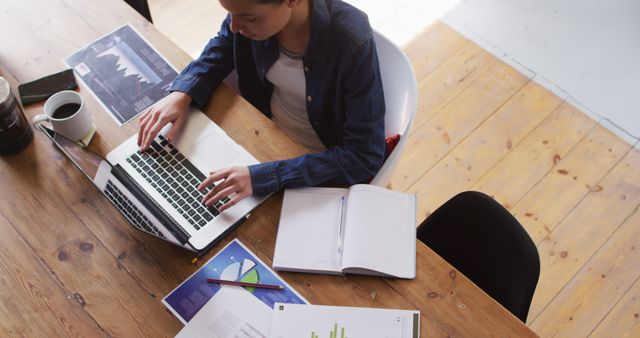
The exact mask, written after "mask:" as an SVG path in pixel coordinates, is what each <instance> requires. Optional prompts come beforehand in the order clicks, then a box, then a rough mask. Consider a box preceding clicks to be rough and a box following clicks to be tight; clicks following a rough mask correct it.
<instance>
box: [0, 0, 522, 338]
mask: <svg viewBox="0 0 640 338" xmlns="http://www.w3.org/2000/svg"><path fill="white" fill-rule="evenodd" d="M0 6H1V7H2V8H3V10H2V11H1V12H0V31H2V32H3V33H4V32H9V34H7V36H8V41H9V42H10V43H11V44H15V48H13V47H14V46H11V45H8V44H4V43H3V44H2V45H0V73H2V75H3V76H6V77H8V78H9V81H10V82H11V83H12V85H14V87H15V84H17V83H18V82H23V81H28V80H32V79H34V78H36V77H39V76H42V75H44V74H49V73H52V72H54V71H57V70H59V69H60V68H62V66H61V63H60V60H61V59H62V58H64V57H66V56H68V55H70V54H71V53H72V52H74V51H75V50H77V49H79V48H80V47H82V46H84V45H85V44H87V43H89V42H90V41H92V40H94V39H96V38H98V37H100V36H102V35H104V34H106V33H108V32H110V31H112V30H114V29H115V28H117V27H119V26H121V25H122V24H124V23H126V22H130V23H131V24H132V25H133V26H134V27H135V28H136V29H137V30H138V31H139V32H140V33H141V34H142V35H144V36H145V37H146V38H147V39H148V40H149V41H150V42H151V43H152V44H153V45H154V46H156V47H157V48H158V49H159V50H160V52H161V53H163V54H164V55H165V56H166V57H167V58H168V59H169V61H170V62H171V63H173V64H174V65H175V66H176V67H177V68H179V69H180V68H182V67H184V66H185V65H186V64H187V62H188V61H189V56H188V55H187V54H186V53H184V52H183V51H181V50H179V49H178V48H177V47H176V46H175V45H174V44H173V43H172V42H171V41H170V40H168V39H167V38H166V37H164V36H163V35H162V34H161V33H159V32H158V31H157V30H156V29H155V27H154V26H152V25H149V24H148V23H147V22H146V21H144V20H143V19H142V17H140V16H139V15H138V14H137V13H135V12H133V11H132V10H131V9H130V8H129V7H128V6H127V5H126V4H124V2H122V1H119V0H109V1H103V2H99V3H87V2H81V1H68V0H65V1H62V0H53V1H46V0H33V1H30V2H20V1H17V0H0ZM9 46H11V48H9ZM509 72H510V70H508V69H507V68H506V67H505V68H504V70H503V71H502V73H501V74H504V76H505V81H506V82H507V83H510V81H511V80H509V78H512V76H510V75H508V74H507V73H509ZM517 77H518V76H517V74H516V76H515V78H517ZM507 86H508V84H507ZM514 90H515V89H514ZM80 93H81V95H83V97H84V98H85V100H86V105H87V108H88V109H89V110H90V112H91V113H92V114H93V116H94V119H95V123H96V125H97V127H98V131H97V135H96V137H95V138H94V140H93V141H92V143H91V146H90V149H91V150H93V151H95V152H96V153H98V154H101V155H104V154H106V153H107V152H109V151H110V150H111V149H113V148H114V147H115V146H116V145H118V144H119V143H120V142H122V141H123V140H125V139H127V138H128V137H130V136H132V135H134V134H135V132H136V123H135V122H134V123H129V124H127V125H125V126H124V127H122V128H119V127H117V126H116V124H115V123H114V122H113V121H112V120H111V118H110V117H108V116H107V114H106V113H105V112H104V111H103V110H102V108H101V107H100V106H99V105H98V103H97V102H96V101H95V100H94V99H93V98H92V97H91V95H89V93H88V92H87V89H86V88H85V87H84V86H82V85H81V88H80ZM41 111H42V105H41V104H40V105H38V104H35V105H31V106H29V107H27V108H26V109H25V113H26V115H27V117H28V118H31V117H32V116H34V115H35V114H38V113H40V112H41ZM204 112H205V114H207V115H208V116H209V117H211V118H212V119H213V120H214V121H215V122H216V123H218V124H219V125H220V126H221V127H222V128H223V129H224V130H225V131H227V132H228V133H229V134H230V135H231V137H232V138H234V139H235V140H236V141H237V142H238V143H240V144H241V145H243V146H244V147H245V148H247V150H249V151H250V152H251V153H252V154H254V156H256V157H257V158H258V159H259V160H261V161H271V160H276V159H281V158H285V157H294V156H298V155H301V154H304V153H305V152H306V150H305V149H304V148H303V147H301V146H299V145H297V144H295V143H294V142H293V141H292V140H291V139H289V138H288V137H286V136H285V135H284V134H283V133H282V131H280V130H279V129H278V128H277V127H276V126H275V125H274V124H273V123H272V122H271V121H270V120H268V119H267V118H266V117H265V116H264V115H262V114H260V113H259V112H258V111H257V110H256V109H255V108H253V107H251V106H250V105H249V104H248V103H247V102H246V101H244V100H243V99H241V98H240V97H237V96H235V95H234V94H233V93H232V92H231V91H230V90H229V89H228V88H226V87H225V86H220V87H219V88H218V89H216V91H215V92H214V93H213V100H212V102H211V103H210V104H209V105H208V106H207V107H206V108H205V110H204ZM0 194H1V196H3V198H4V196H10V197H11V198H10V199H9V200H7V201H4V199H3V203H2V204H0V215H2V217H0V231H3V232H6V233H7V234H8V235H7V236H6V237H5V238H3V239H0V243H5V241H11V243H9V242H6V243H7V245H4V246H3V247H2V249H0V259H1V260H2V261H1V263H0V271H3V272H5V271H6V272H7V273H10V274H13V275H17V273H16V272H17V271H18V270H19V272H21V273H22V275H20V277H17V278H16V277H13V275H12V277H3V278H0V281H2V282H3V284H2V285H0V288H1V289H0V297H1V299H3V300H4V299H12V297H14V296H18V297H25V298H26V299H25V301H24V302H23V303H22V304H21V305H20V306H21V308H20V310H22V311H26V312H29V311H37V312H42V316H43V318H44V320H43V321H42V323H38V325H35V326H33V327H32V328H25V327H24V326H25V325H27V323H28V322H27V319H29V318H30V317H18V316H16V315H13V314H11V315H7V316H5V317H3V318H2V319H0V323H1V325H2V326H1V328H2V329H4V328H7V332H9V330H10V332H11V333H12V334H16V335H24V336H38V335H47V334H49V333H51V334H53V335H56V336H69V335H78V336H100V335H105V336H170V335H174V334H175V333H176V332H177V331H178V329H179V328H180V326H181V325H180V323H179V322H178V321H177V320H176V319H175V318H174V317H173V316H172V315H171V314H170V313H169V312H168V311H167V310H166V309H165V308H164V307H163V306H162V305H161V303H160V299H161V297H162V296H164V295H165V294H166V293H167V292H169V291H170V290H171V289H173V288H174V287H175V286H176V285H177V284H178V283H180V281H181V280H183V279H184V278H186V277H187V276H189V275H190V274H191V273H192V272H193V271H195V270H196V269H197V268H198V266H194V265H192V264H190V263H188V262H189V260H190V258H192V257H193V255H192V254H191V253H188V252H185V251H182V250H179V249H177V248H174V247H172V246H169V245H167V244H166V243H163V242H161V241H159V240H156V239H154V238H150V237H149V236H145V235H143V234H141V233H139V232H137V231H134V230H133V229H132V228H131V226H130V225H129V224H128V223H127V222H126V220H125V219H124V218H123V217H122V216H121V215H120V214H119V213H118V212H117V211H116V209H115V208H114V207H113V206H111V205H110V203H109V202H108V201H107V200H106V199H105V198H104V197H103V196H102V195H101V194H100V193H99V192H97V191H96V190H95V188H94V187H93V185H92V184H91V183H89V182H88V181H87V180H86V179H85V178H84V177H83V176H82V175H81V174H80V173H79V172H78V171H77V170H76V168H75V167H73V165H72V164H71V163H70V162H69V161H68V160H67V159H66V158H64V157H63V156H62V155H61V154H60V153H59V152H58V151H57V150H55V149H54V148H53V147H52V146H51V144H50V142H49V141H48V139H46V138H45V137H44V136H43V135H42V134H40V133H39V132H37V133H36V137H35V139H34V142H33V143H32V144H31V145H30V146H29V147H28V148H27V149H26V150H25V151H24V152H22V153H20V154H19V155H17V156H11V157H2V158H1V159H0ZM281 204H282V195H281V194H276V195H275V196H273V197H272V198H270V199H268V200H267V201H266V202H265V203H264V204H263V205H261V206H260V207H258V208H257V209H256V210H255V211H254V213H253V214H252V217H251V218H250V219H249V220H248V221H247V222H245V223H244V224H243V225H242V226H241V227H240V228H238V230H236V231H235V232H233V233H232V234H230V235H229V236H227V237H226V238H225V239H224V240H223V241H221V242H220V243H218V244H217V245H216V246H215V247H214V248H213V249H212V250H211V251H210V252H209V253H207V255H205V257H204V258H203V260H204V259H207V258H209V257H211V256H212V255H214V254H215V252H216V251H217V250H218V249H220V248H221V247H222V246H223V245H225V244H226V243H228V242H229V241H230V240H231V239H232V238H234V237H238V238H240V239H241V240H242V241H243V242H244V243H245V244H247V245H248V246H249V248H250V249H252V250H253V251H254V252H256V254H257V255H258V256H259V257H261V258H262V259H264V260H265V261H266V262H267V263H270V262H271V258H272V256H273V248H274V244H275V229H276V224H277V222H278V218H279V212H280V208H281ZM43 215H46V217H43ZM5 228H6V229H5ZM7 231H13V233H11V232H7ZM9 244H11V245H9ZM16 257H23V258H20V259H18V260H17V261H18V262H20V263H21V264H33V262H37V264H35V265H30V266H29V267H28V268H24V269H21V268H20V267H19V266H16V265H12V264H11V260H12V259H16ZM417 265H418V271H419V272H418V274H419V276H418V279H416V280H415V281H394V280H387V279H381V278H372V277H364V276H347V277H335V276H322V275H311V274H309V275H305V274H293V273H286V274H283V276H284V278H285V279H286V280H287V281H289V282H290V283H291V284H292V285H293V286H294V287H295V288H296V289H298V290H299V291H300V292H301V294H303V295H304V296H305V297H307V298H308V299H309V300H311V301H312V302H313V303H318V304H334V305H351V306H374V307H393V308H403V309H410V308H419V309H420V310H421V311H422V313H423V318H422V322H421V323H422V325H423V330H422V333H423V336H451V335H455V334H456V333H461V334H465V335H468V334H471V333H473V332H486V333H492V334H496V335H501V336H531V335H534V334H533V333H532V332H531V331H530V330H529V329H528V328H527V327H526V326H525V325H524V324H523V323H521V322H519V321H518V320H517V319H516V318H515V317H513V316H511V315H510V314H509V313H508V312H506V310H504V309H503V308H502V307H500V305H498V304H497V303H495V302H494V301H493V300H491V299H490V298H489V297H488V296H486V295H485V294H484V293H483V292H482V291H481V290H479V289H477V288H476V287H475V286H474V285H473V284H472V283H470V282H469V281H468V280H466V279H465V278H463V277H460V279H459V281H456V282H454V283H455V285H452V284H451V283H452V282H451V281H450V279H451V277H450V276H451V275H450V273H451V269H452V268H451V267H450V266H449V265H448V264H447V263H446V262H444V261H442V260H441V259H439V258H438V257H437V256H436V255H435V254H433V252H431V251H430V250H428V249H427V248H426V247H424V246H422V244H419V256H418V264H417ZM42 270H45V275H46V276H47V278H48V279H45V280H44V281H49V280H51V281H53V282H55V283H51V284H47V287H45V286H42V285H41V284H33V286H30V285H29V284H28V283H25V282H24V281H27V280H29V279H35V278H37V277H38V276H37V275H38V274H40V273H42V272H43V271H42ZM430 271H439V273H437V274H431V273H430ZM25 285H26V286H25ZM430 285H441V286H439V287H438V290H441V291H440V292H442V293H443V294H444V293H445V292H449V289H452V290H453V291H454V293H455V295H454V296H447V299H446V301H444V302H442V303H439V304H438V306H432V305H433V304H429V303H425V302H426V300H425V299H429V298H428V294H427V295H425V294H421V293H420V292H421V290H425V289H427V288H428V287H430ZM9 286H16V287H18V288H19V289H18V290H16V291H15V292H14V291H12V290H11V289H9V288H8V287H9ZM30 290H33V291H30ZM40 290H44V291H40ZM404 290H407V292H404ZM45 291H46V292H51V296H50V298H47V299H46V300H43V298H42V296H41V295H42V294H43V292H45ZM415 295H418V296H422V297H426V298H424V299H414V297H413V296H415ZM68 297H70V298H68ZM11 304H12V303H11V302H10V301H8V302H7V303H6V305H5V304H3V306H4V307H2V306H0V314H1V313H7V312H9V309H8V308H7V307H8V306H11ZM460 304H465V306H468V310H465V309H464V308H463V307H460ZM448 307H450V308H448ZM469 309H470V310H469ZM448 313H454V314H456V316H448V315H447V314H448ZM475 319H477V320H475ZM20 330H22V331H20ZM3 333H4V332H3Z"/></svg>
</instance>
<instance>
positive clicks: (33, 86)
mask: <svg viewBox="0 0 640 338" xmlns="http://www.w3.org/2000/svg"><path fill="white" fill-rule="evenodd" d="M76 88H78V84H77V83H76V79H75V77H74V76H73V69H67V70H63V71H61V72H59V73H55V74H51V75H48V76H45V77H43V78H40V79H37V80H35V81H31V82H27V83H23V84H21V85H19V86H18V93H20V100H21V101H22V104H23V105H26V104H29V103H34V102H38V101H42V100H45V99H47V98H48V97H49V96H51V95H53V94H55V93H57V92H59V91H61V90H67V89H71V90H72V89H76Z"/></svg>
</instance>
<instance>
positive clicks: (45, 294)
mask: <svg viewBox="0 0 640 338" xmlns="http://www.w3.org/2000/svg"><path fill="white" fill-rule="evenodd" d="M0 233H1V235H0V285H1V286H2V287H1V288H0V335H2V336H4V337H7V336H24V337H27V336H30V337H35V336H39V335H42V334H43V333H44V332H47V334H49V335H51V336H59V337H61V336H73V337H86V336H92V337H100V336H106V335H105V333H104V331H103V330H102V328H101V327H100V326H99V325H97V324H96V323H95V322H94V321H93V319H92V318H91V316H90V315H89V314H88V313H87V312H86V311H84V309H83V307H82V305H81V304H79V303H78V302H77V301H76V299H75V297H74V294H72V293H69V292H68V290H67V289H65V287H64V285H61V284H60V281H59V279H58V278H57V276H56V275H55V273H52V271H51V270H50V269H49V267H48V266H47V265H46V263H44V262H42V261H41V260H40V259H39V258H38V256H37V255H35V254H34V253H33V252H32V250H31V248H29V245H28V244H27V243H25V241H24V240H23V239H22V238H21V237H20V235H19V234H18V233H16V232H15V230H14V229H13V225H11V224H10V223H9V221H8V220H7V219H6V218H5V217H4V216H3V215H2V214H0Z"/></svg>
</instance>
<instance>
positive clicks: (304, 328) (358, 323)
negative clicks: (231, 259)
mask: <svg viewBox="0 0 640 338" xmlns="http://www.w3.org/2000/svg"><path fill="white" fill-rule="evenodd" d="M419 336H420V312H418V311H414V310H393V309H375V308H361V307H346V306H324V305H301V304H284V303H276V306H275V308H274V311H273V316H272V318H271V331H270V334H269V337H271V338H298V337H310V338H358V337H368V338H418V337H419Z"/></svg>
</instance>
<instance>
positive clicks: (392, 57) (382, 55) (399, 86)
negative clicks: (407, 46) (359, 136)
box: [371, 32, 418, 187]
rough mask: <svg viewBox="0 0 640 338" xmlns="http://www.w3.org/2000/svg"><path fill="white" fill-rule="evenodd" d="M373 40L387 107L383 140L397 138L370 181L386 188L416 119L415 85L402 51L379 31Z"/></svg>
mask: <svg viewBox="0 0 640 338" xmlns="http://www.w3.org/2000/svg"><path fill="white" fill-rule="evenodd" d="M374 39H375V41H376V49H377V52H378V59H379V62H380V72H381V76H382V86H383V89H384V101H385V106H386V115H385V118H384V124H385V137H389V136H393V135H397V134H399V135H400V141H399V142H398V144H397V145H396V147H395V148H394V149H393V152H391V154H389V157H388V158H387V160H386V161H385V162H384V164H383V165H382V168H380V171H378V174H377V175H376V176H375V177H374V178H373V180H372V181H371V184H373V185H377V186H380V187H386V186H387V185H388V184H389V180H390V179H391V174H392V173H393V170H394V169H395V168H396V166H397V165H398V162H399V160H400V154H402V150H403V149H404V146H405V144H406V143H407V139H408V138H409V130H410V129H411V125H413V120H414V119H415V116H416V109H417V102H418V88H417V87H418V86H417V82H416V75H415V73H414V72H413V67H412V66H411V62H410V61H409V59H408V58H407V56H406V55H405V54H404V52H403V51H402V50H401V49H400V48H399V47H398V46H396V45H395V44H394V43H393V42H391V41H390V40H389V39H388V38H387V37H385V36H384V35H382V34H380V33H379V32H374Z"/></svg>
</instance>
